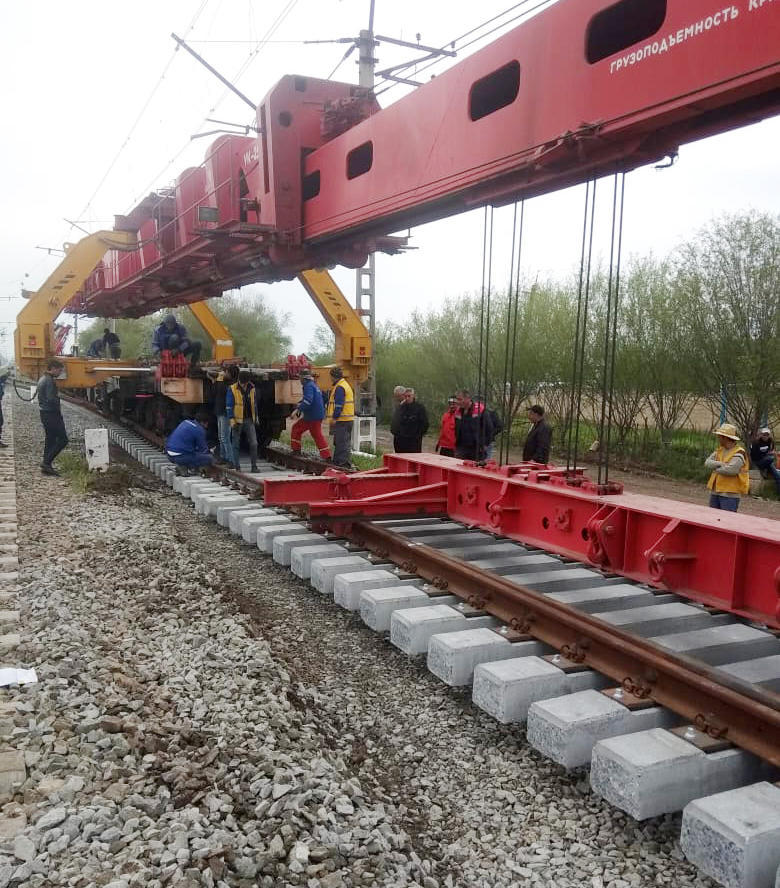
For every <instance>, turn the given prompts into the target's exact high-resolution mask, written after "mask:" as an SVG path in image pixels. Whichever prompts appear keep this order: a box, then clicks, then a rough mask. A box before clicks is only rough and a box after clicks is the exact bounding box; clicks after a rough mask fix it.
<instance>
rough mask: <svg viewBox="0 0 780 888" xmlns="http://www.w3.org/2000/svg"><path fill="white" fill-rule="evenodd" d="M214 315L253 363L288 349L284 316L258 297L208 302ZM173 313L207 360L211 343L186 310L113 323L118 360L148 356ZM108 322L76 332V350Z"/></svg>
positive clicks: (273, 358)
mask: <svg viewBox="0 0 780 888" xmlns="http://www.w3.org/2000/svg"><path fill="white" fill-rule="evenodd" d="M208 304H209V306H210V308H211V310H212V311H213V312H214V314H215V315H216V316H217V317H218V318H219V319H220V321H222V323H223V324H224V325H225V326H226V327H227V328H228V330H230V332H231V334H232V336H233V343H234V348H235V353H236V355H237V356H238V357H241V358H244V359H245V360H247V361H248V362H250V363H253V364H270V363H273V362H275V361H279V360H281V359H283V358H284V356H285V355H286V354H287V352H288V350H289V348H290V338H289V336H287V335H286V333H285V332H284V327H285V326H286V325H287V324H288V323H289V317H288V316H287V315H278V314H276V313H275V312H274V311H273V310H272V309H270V308H269V307H268V306H267V305H266V303H265V301H264V299H263V297H262V295H247V296H239V295H237V294H233V293H231V294H229V295H227V296H222V297H220V298H219V299H210V300H209V303H208ZM171 313H173V314H174V315H175V316H176V318H177V319H178V320H179V322H180V323H181V324H183V325H184V327H185V328H186V329H187V333H188V334H189V335H190V336H191V337H192V338H193V339H200V340H201V342H202V343H203V352H202V358H203V360H208V359H209V358H210V357H211V343H210V341H209V338H208V336H207V335H206V332H205V330H204V329H203V328H202V327H201V325H200V324H199V323H198V322H197V321H196V320H195V318H194V316H193V315H192V313H191V312H189V311H188V310H187V309H186V308H178V309H175V310H174V311H173V312H171V311H170V310H169V309H163V310H162V311H157V312H155V313H154V314H150V315H147V316H146V317H143V318H122V319H119V320H117V322H116V332H117V335H118V336H119V338H120V340H121V343H122V357H123V358H125V359H127V360H135V359H137V358H139V357H142V356H150V355H151V352H152V337H153V336H154V329H155V327H157V326H158V325H159V324H161V323H162V319H163V318H164V317H165V315H167V314H171ZM108 323H109V322H108V321H106V320H103V319H102V318H98V319H96V320H95V321H93V322H92V323H91V324H90V325H89V326H88V327H86V328H84V329H83V330H81V331H80V333H79V349H80V350H81V353H82V354H85V353H86V350H87V348H89V344H90V343H91V342H92V341H93V340H94V339H98V338H100V337H102V335H103V328H104V327H107V326H108Z"/></svg>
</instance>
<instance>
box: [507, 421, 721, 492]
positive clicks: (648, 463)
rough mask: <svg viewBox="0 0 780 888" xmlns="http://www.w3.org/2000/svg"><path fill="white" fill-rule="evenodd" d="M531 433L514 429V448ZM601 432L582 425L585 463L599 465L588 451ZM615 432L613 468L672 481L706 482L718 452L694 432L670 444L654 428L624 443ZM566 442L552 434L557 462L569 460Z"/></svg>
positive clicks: (635, 432) (634, 432)
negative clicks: (709, 462)
mask: <svg viewBox="0 0 780 888" xmlns="http://www.w3.org/2000/svg"><path fill="white" fill-rule="evenodd" d="M527 433H528V426H527V423H523V422H517V423H515V425H514V427H513V429H512V443H513V446H521V445H522V442H523V440H524V439H525V435H526V434H527ZM598 437H599V435H598V429H597V427H596V426H595V425H593V424H590V423H585V422H583V423H580V431H579V451H578V452H579V454H580V459H583V458H584V460H585V462H596V460H597V458H598V456H597V454H595V453H589V452H588V448H589V447H590V445H591V444H592V443H593V442H594V441H596V440H597V439H598ZM615 438H616V434H615V431H614V430H613V433H612V438H611V442H610V464H611V465H613V466H615V467H617V468H620V467H622V466H625V467H626V468H629V469H640V470H642V471H647V472H656V473H658V474H660V475H666V476H667V477H669V478H680V479H685V480H687V481H697V482H702V483H704V482H706V480H707V478H708V477H709V471H708V470H707V469H705V468H704V460H705V459H706V458H707V457H708V456H709V455H710V453H712V451H713V450H714V448H715V438H714V437H713V436H712V435H710V434H708V433H707V432H700V431H697V430H695V429H675V430H674V431H673V432H671V433H670V435H669V440H668V441H666V442H664V441H662V440H661V434H660V432H659V431H658V429H655V428H636V429H631V430H629V431H628V433H627V434H626V436H625V438H624V440H623V441H620V442H618V441H616V440H615ZM566 443H567V442H566V441H565V440H563V435H562V433H556V431H555V430H554V431H553V455H554V457H555V458H557V460H559V461H560V460H561V459H564V460H565V459H566Z"/></svg>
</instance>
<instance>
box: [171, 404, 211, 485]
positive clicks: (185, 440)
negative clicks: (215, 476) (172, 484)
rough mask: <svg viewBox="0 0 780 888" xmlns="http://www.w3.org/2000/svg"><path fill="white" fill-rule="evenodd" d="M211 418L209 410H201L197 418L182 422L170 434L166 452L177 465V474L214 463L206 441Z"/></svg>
mask: <svg viewBox="0 0 780 888" xmlns="http://www.w3.org/2000/svg"><path fill="white" fill-rule="evenodd" d="M210 418H211V417H210V415H209V412H208V411H207V410H199V411H198V412H197V413H196V414H195V419H185V420H184V421H183V422H180V423H179V424H178V425H177V426H176V428H175V429H174V430H173V431H172V432H171V434H170V435H169V436H168V440H167V441H166V442H165V452H166V453H167V454H168V459H169V460H170V461H171V462H172V463H173V464H174V465H175V466H176V474H177V475H189V474H190V469H195V470H197V469H200V468H202V467H203V466H210V465H211V464H212V463H213V461H214V460H213V457H212V456H211V454H210V453H209V447H208V444H207V443H206V429H207V428H208V427H209V420H210Z"/></svg>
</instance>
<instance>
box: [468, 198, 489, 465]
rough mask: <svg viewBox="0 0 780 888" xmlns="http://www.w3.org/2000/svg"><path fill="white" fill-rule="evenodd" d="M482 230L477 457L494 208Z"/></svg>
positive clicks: (486, 349) (480, 439)
mask: <svg viewBox="0 0 780 888" xmlns="http://www.w3.org/2000/svg"><path fill="white" fill-rule="evenodd" d="M482 225H483V229H482V291H481V296H480V313H479V365H478V367H477V391H476V398H474V399H473V400H474V401H480V400H481V401H482V406H483V413H482V414H481V415H480V418H479V421H478V423H477V429H478V431H477V456H479V455H480V454H481V452H482V446H483V444H484V443H485V441H484V431H485V424H484V410H485V404H486V400H485V398H484V397H483V385H482V383H483V381H484V383H485V386H484V387H485V389H487V374H488V358H489V355H490V289H491V285H492V274H493V207H492V206H490V205H486V206H485V214H484V217H483V222H482Z"/></svg>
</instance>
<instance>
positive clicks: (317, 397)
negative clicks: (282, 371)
mask: <svg viewBox="0 0 780 888" xmlns="http://www.w3.org/2000/svg"><path fill="white" fill-rule="evenodd" d="M301 384H302V387H303V397H302V398H301V400H300V402H299V403H298V408H297V411H296V412H297V414H298V421H297V422H296V423H294V424H293V427H292V429H290V449H291V450H292V452H293V453H300V452H301V438H302V437H303V435H304V432H308V433H309V434H310V435H311V436H312V438H314V443H315V444H316V445H317V449H318V450H319V452H320V459H330V457H331V453H330V447H328V442H327V440H326V439H325V436H324V435H323V434H322V420H323V419H325V403H324V401H323V400H322V392H321V391H320V390H319V388H318V387H317V383H316V382H315V381H314V376H313V375H312V372H311V370H303V371H301Z"/></svg>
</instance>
